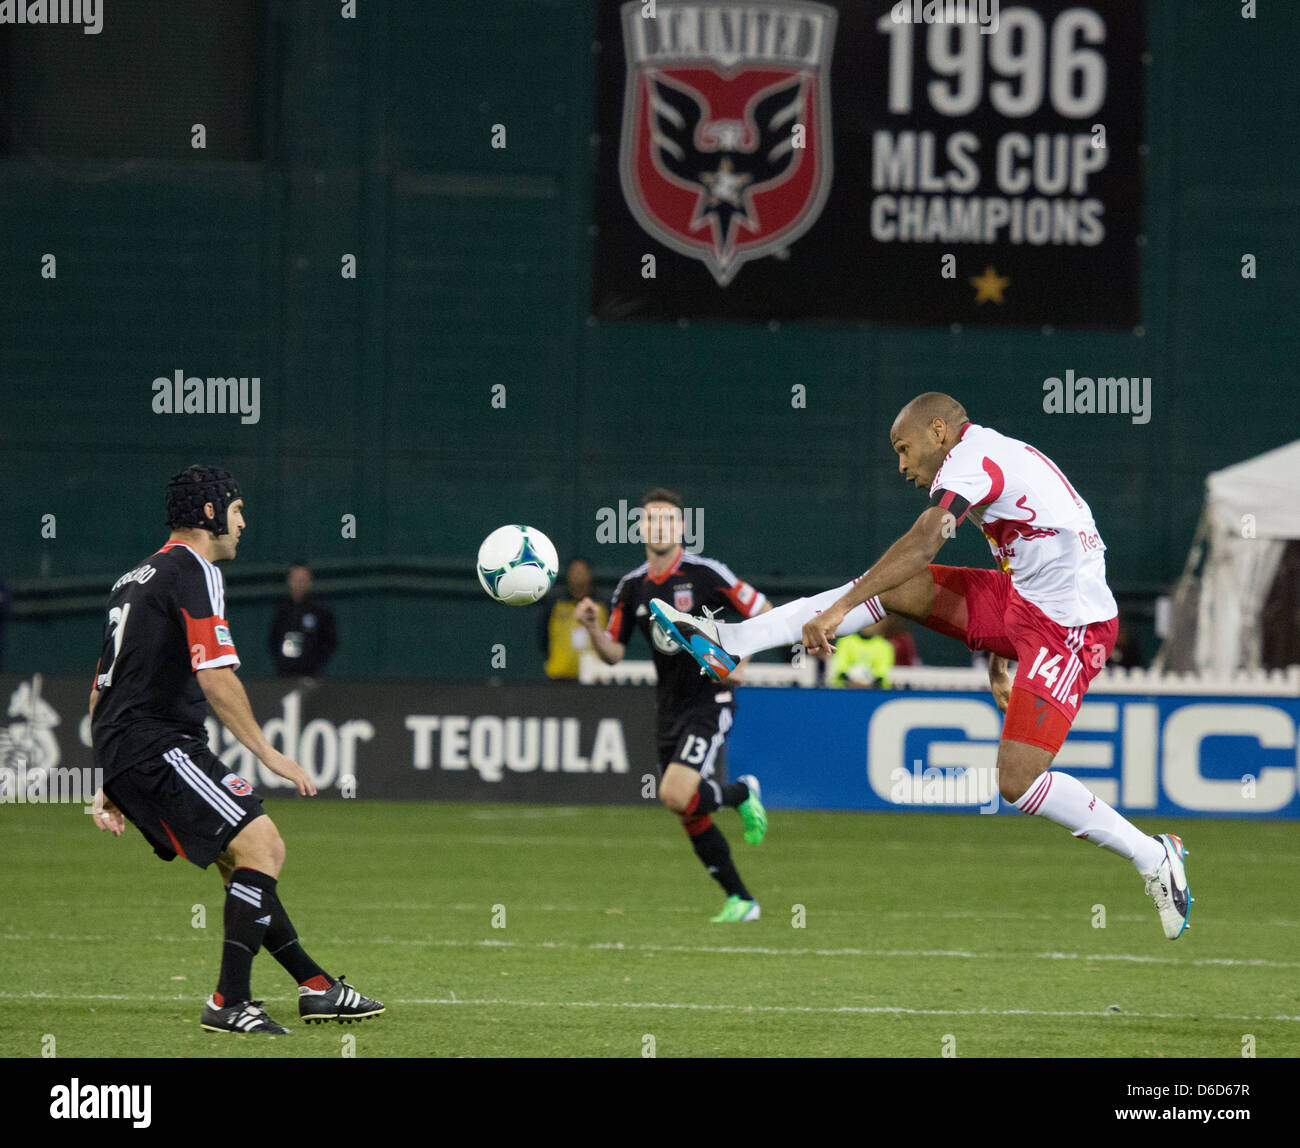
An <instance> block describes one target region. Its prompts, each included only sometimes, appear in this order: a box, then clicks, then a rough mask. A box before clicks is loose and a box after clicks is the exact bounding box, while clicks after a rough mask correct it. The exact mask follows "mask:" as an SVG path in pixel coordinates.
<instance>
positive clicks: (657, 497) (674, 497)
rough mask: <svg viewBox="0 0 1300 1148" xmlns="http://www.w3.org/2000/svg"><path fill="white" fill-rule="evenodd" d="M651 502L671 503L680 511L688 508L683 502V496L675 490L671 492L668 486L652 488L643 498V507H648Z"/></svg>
mask: <svg viewBox="0 0 1300 1148" xmlns="http://www.w3.org/2000/svg"><path fill="white" fill-rule="evenodd" d="M651 502H669V503H672V505H673V506H675V507H677V509H678V510H684V509H685V508H686V507H685V504H684V503H683V502H682V496H681V495H680V494H678V493H677V491H675V490H669V489H668V488H667V487H666V486H652V487H651V488H650V489H649V490H647V491H646V492H645V493H644V494H643V495H642V496H641V505H642V506H646V505H647V504H648V503H651Z"/></svg>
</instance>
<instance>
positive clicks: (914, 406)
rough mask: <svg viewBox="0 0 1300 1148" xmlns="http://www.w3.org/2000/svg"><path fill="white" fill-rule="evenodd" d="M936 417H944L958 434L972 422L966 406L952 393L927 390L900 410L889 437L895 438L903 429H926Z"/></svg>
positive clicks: (914, 430)
mask: <svg viewBox="0 0 1300 1148" xmlns="http://www.w3.org/2000/svg"><path fill="white" fill-rule="evenodd" d="M935 419H942V420H943V421H944V422H945V423H947V424H948V426H949V427H951V428H952V430H953V431H954V432H955V433H956V434H961V428H962V427H963V426H965V424H966V423H968V422H970V419H968V418H967V417H966V408H965V407H964V406H962V405H961V403H959V402H958V401H957V400H956V399H954V398H953V397H952V395H945V394H944V393H943V392H942V391H926V392H925V394H923V395H917V396H916V398H914V399H913V400H912V401H911V402H910V403H908V404H907V406H905V407H904V408H903V409H902V410H901V411H899V412H898V417H897V418H896V419H894V426H893V429H892V430H891V431H890V432H889V437H890V438H891V439H893V438H894V436H895V435H896V434H897V433H898V432H899V431H902V430H908V431H913V432H916V431H924V430H925V429H926V428H927V427H929V426H930V424H931V423H932V422H934V420H935Z"/></svg>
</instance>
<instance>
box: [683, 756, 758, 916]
mask: <svg viewBox="0 0 1300 1148" xmlns="http://www.w3.org/2000/svg"><path fill="white" fill-rule="evenodd" d="M755 796H756V795H755V794H754V793H753V791H751V790H750V788H749V786H748V785H747V784H746V783H745V781H743V780H741V781H735V782H732V783H731V784H729V785H722V784H720V783H719V782H718V781H717V780H716V779H715V778H711V777H701V776H700V775H699V774H698V773H696V772H695V771H694V770H693V769H690V768H688V767H687V766H685V765H682V764H681V763H680V762H673V763H672V764H670V765H669V766H668V768H667V769H666V770H665V771H664V777H663V782H662V784H661V785H660V786H659V800H660V801H662V802H663V803H664V805H666V806H667V807H668V808H669V809H671V810H672V811H673V812H674V813H676V814H677V817H678V819H679V820H680V821H681V823H682V828H684V829H685V830H686V835H687V836H688V837H689V838H690V839H691V846H692V848H694V850H695V855H696V856H697V857H698V858H699V859H700V864H701V865H703V866H704V868H705V870H706V871H707V872H708V874H709V876H710V877H712V878H713V879H714V880H715V881H717V883H718V884H719V885H721V886H722V890H723V892H724V893H726V894H727V900H726V902H725V903H724V904H723V906H722V911H721V912H720V913H718V914H717V916H715V917H712V918H710V920H711V921H712V922H713V923H714V924H734V923H739V922H743V921H757V920H758V919H759V917H760V915H761V910H760V908H759V904H758V902H757V901H756V900H755V899H754V897H753V895H752V894H751V893H750V892H749V890H748V889H747V888H746V887H745V882H744V881H742V880H741V877H740V874H739V873H738V872H737V871H736V866H735V863H734V862H733V861H732V859H731V846H730V845H728V844H727V839H726V838H725V837H724V836H723V835H722V830H721V829H719V828H718V827H717V826H716V825H715V824H714V823H713V817H712V813H713V811H714V810H715V809H719V808H720V807H722V806H723V805H730V806H732V807H734V808H736V809H739V807H740V806H741V805H743V804H744V803H746V802H748V801H752V800H754V798H755ZM760 808H761V806H760ZM764 827H765V828H766V814H764ZM760 840H761V838H760Z"/></svg>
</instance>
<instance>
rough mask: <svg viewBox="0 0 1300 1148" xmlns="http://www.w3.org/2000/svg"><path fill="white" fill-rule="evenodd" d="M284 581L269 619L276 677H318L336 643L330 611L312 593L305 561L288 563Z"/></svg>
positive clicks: (272, 659) (332, 653) (309, 575)
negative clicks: (283, 594)
mask: <svg viewBox="0 0 1300 1148" xmlns="http://www.w3.org/2000/svg"><path fill="white" fill-rule="evenodd" d="M288 583H289V596H288V597H287V598H282V599H281V600H280V602H279V604H278V605H277V606H276V608H275V617H274V618H273V619H272V621H271V635H270V645H271V662H272V664H273V665H274V666H275V672H276V675H277V676H278V677H281V678H319V677H321V676H323V675H324V673H325V665H326V663H327V662H328V661H329V660H330V658H331V657H333V655H334V651H335V650H336V649H338V645H339V640H338V632H337V630H336V629H335V626H334V611H333V610H331V609H330V608H329V606H327V605H326V604H325V603H324V602H322V601H321V600H320V599H319V598H316V597H314V596H313V595H312V592H311V585H312V583H311V568H310V567H309V566H308V565H307V563H306V562H295V563H294V564H293V565H292V566H290V567H289V578H288Z"/></svg>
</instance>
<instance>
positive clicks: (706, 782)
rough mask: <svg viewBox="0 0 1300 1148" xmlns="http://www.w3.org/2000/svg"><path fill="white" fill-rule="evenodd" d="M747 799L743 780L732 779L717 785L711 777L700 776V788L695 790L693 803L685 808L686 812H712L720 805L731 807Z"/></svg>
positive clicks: (746, 790) (746, 786) (747, 795)
mask: <svg viewBox="0 0 1300 1148" xmlns="http://www.w3.org/2000/svg"><path fill="white" fill-rule="evenodd" d="M748 800H749V786H748V785H746V784H745V783H744V782H743V781H733V782H731V783H730V784H729V785H719V784H718V782H716V781H715V780H714V779H713V778H711V777H702V778H700V788H699V789H697V790H696V791H695V804H694V805H691V806H689V807H688V808H687V812H688V813H698V814H700V815H703V814H706V813H712V812H713V811H714V810H715V809H717V808H718V807H719V806H722V805H729V806H731V807H732V808H733V809H734V808H735V807H736V806H737V805H740V804H741V803H742V802H744V801H748Z"/></svg>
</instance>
